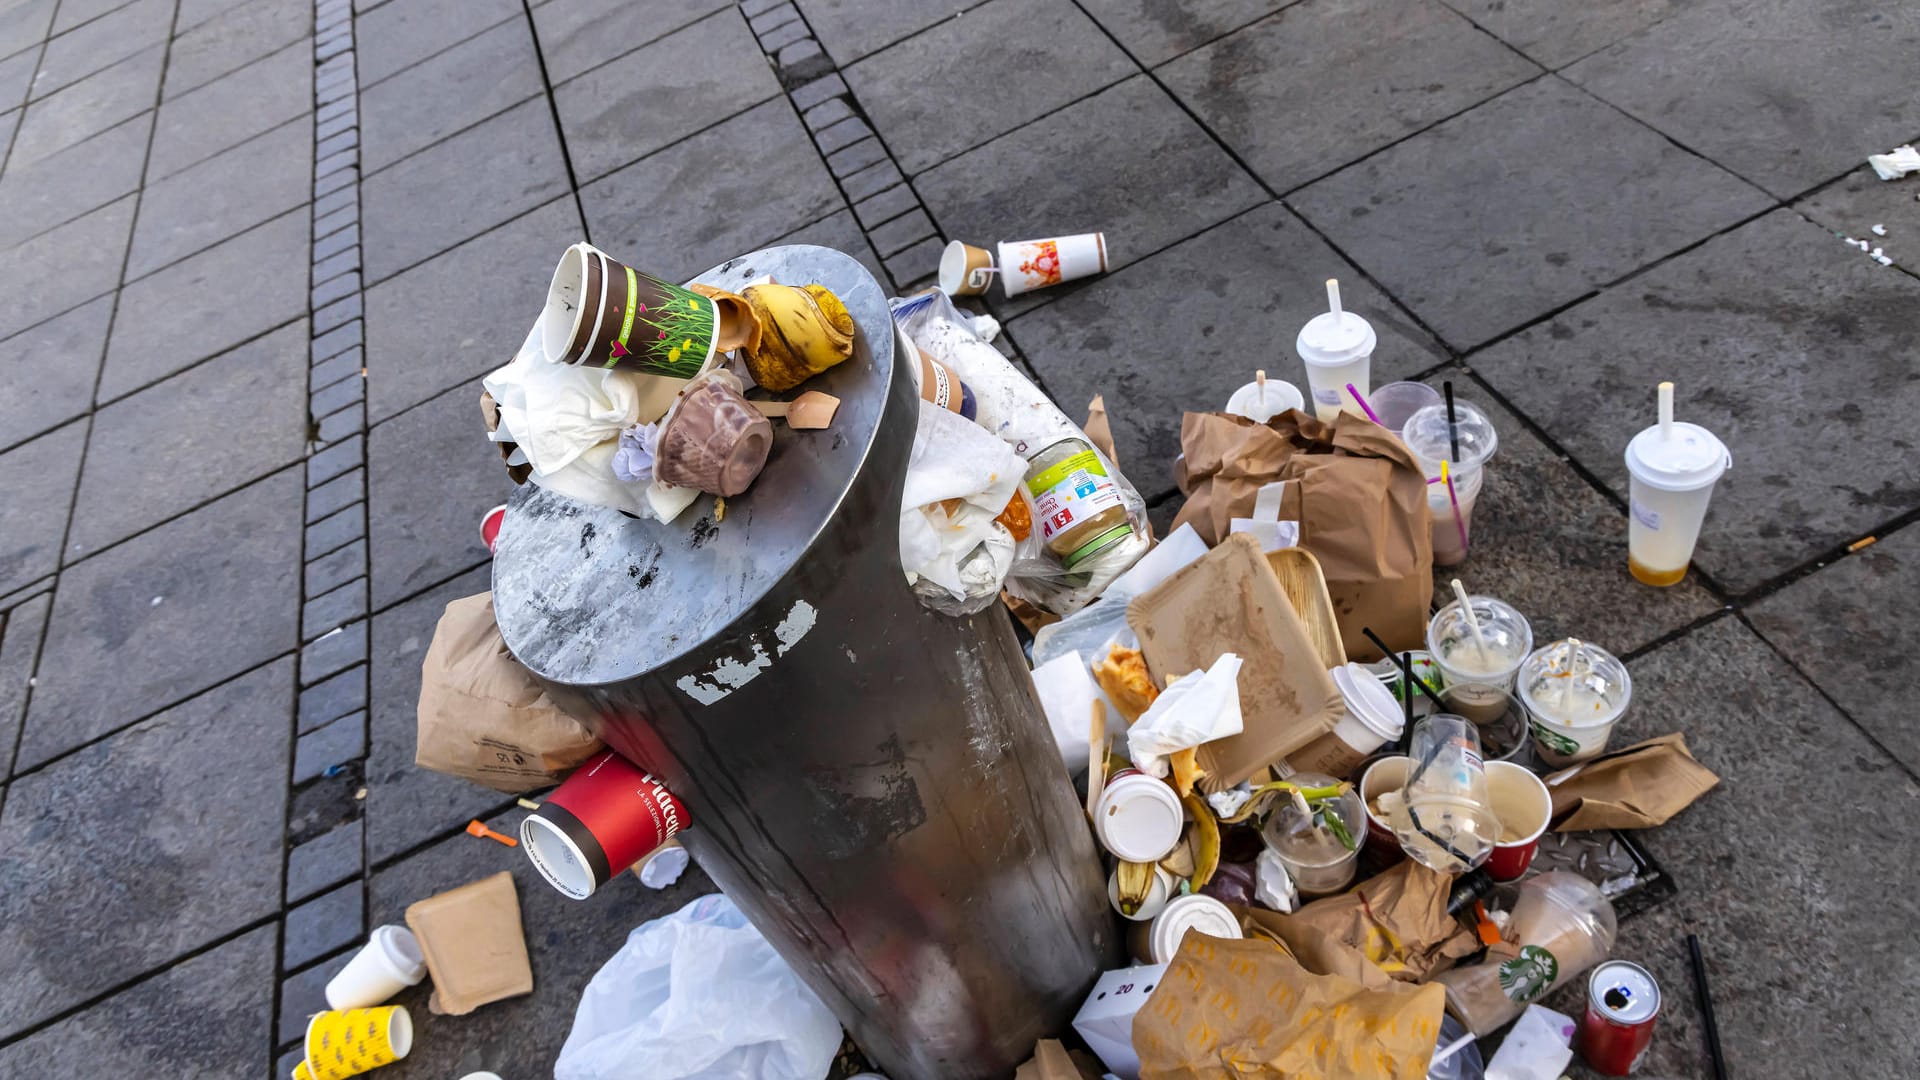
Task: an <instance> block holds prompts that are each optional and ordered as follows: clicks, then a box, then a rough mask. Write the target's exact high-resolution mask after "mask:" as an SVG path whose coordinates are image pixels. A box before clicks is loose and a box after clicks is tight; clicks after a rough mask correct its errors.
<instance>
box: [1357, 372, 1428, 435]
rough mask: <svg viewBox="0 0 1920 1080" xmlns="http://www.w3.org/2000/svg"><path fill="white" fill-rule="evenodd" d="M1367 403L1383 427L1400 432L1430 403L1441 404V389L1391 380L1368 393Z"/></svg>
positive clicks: (1424, 384) (1423, 384)
mask: <svg viewBox="0 0 1920 1080" xmlns="http://www.w3.org/2000/svg"><path fill="white" fill-rule="evenodd" d="M1367 404H1368V405H1370V406H1372V407H1373V415H1374V417H1375V419H1376V420H1377V422H1378V423H1379V424H1380V426H1381V427H1383V428H1386V429H1388V430H1389V431H1393V432H1396V433H1397V432H1399V430H1400V429H1401V428H1404V427H1406V426H1407V421H1408V420H1409V419H1411V418H1412V417H1413V414H1414V413H1417V412H1419V411H1420V410H1421V409H1424V408H1426V407H1427V406H1429V405H1439V404H1441V401H1440V391H1438V390H1435V389H1434V388H1433V387H1431V386H1428V385H1427V384H1426V383H1418V382H1390V383H1388V384H1387V385H1385V386H1376V387H1374V389H1373V392H1372V393H1370V394H1368V395H1367Z"/></svg>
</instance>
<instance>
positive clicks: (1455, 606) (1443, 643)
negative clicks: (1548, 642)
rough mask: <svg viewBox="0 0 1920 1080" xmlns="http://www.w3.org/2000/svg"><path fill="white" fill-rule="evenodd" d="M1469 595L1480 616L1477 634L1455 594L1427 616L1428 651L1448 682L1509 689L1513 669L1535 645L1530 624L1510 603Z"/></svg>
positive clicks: (1524, 660) (1518, 665) (1475, 612)
mask: <svg viewBox="0 0 1920 1080" xmlns="http://www.w3.org/2000/svg"><path fill="white" fill-rule="evenodd" d="M1467 601H1468V602H1469V603H1471V604H1472V605H1473V614H1474V618H1476V619H1478V620H1479V623H1480V636H1479V637H1478V638H1476V637H1475V636H1474V633H1473V625H1472V624H1471V623H1469V622H1468V621H1467V617H1466V614H1465V612H1463V611H1462V610H1461V608H1460V601H1458V600H1455V601H1454V602H1453V603H1450V604H1448V605H1447V606H1446V607H1443V608H1441V609H1440V610H1439V611H1438V612H1436V613H1435V614H1434V616H1433V618H1432V619H1431V620H1429V621H1428V623H1427V651H1428V652H1429V653H1431V654H1433V662H1434V663H1436V664H1438V665H1440V672H1441V674H1443V675H1445V676H1446V677H1447V684H1448V685H1449V686H1451V685H1452V684H1454V683H1485V684H1487V685H1490V686H1495V687H1499V688H1500V689H1502V690H1507V689H1511V688H1512V686H1513V676H1514V673H1515V672H1517V671H1519V670H1520V665H1521V664H1523V663H1525V662H1526V659H1527V654H1528V653H1530V652H1532V651H1533V627H1532V626H1531V625H1530V624H1529V623H1528V622H1527V617H1526V616H1525V615H1522V614H1520V612H1519V611H1518V610H1516V609H1515V608H1514V607H1513V606H1512V605H1510V604H1506V603H1503V602H1501V601H1499V600H1496V599H1494V598H1493V597H1491V596H1469V597H1467ZM1483 642H1484V644H1485V649H1484V651H1483V650H1482V648H1481V645H1482V643H1483Z"/></svg>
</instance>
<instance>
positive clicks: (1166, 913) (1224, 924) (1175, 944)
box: [1145, 896, 1241, 964]
mask: <svg viewBox="0 0 1920 1080" xmlns="http://www.w3.org/2000/svg"><path fill="white" fill-rule="evenodd" d="M1189 930H1191V931H1194V932H1196V933H1201V934H1205V935H1207V936H1208V937H1217V938H1225V939H1227V940H1228V941H1235V940H1238V939H1239V938H1240V937H1241V933H1240V920H1239V919H1236V918H1234V915H1233V911H1232V909H1230V908H1228V907H1227V905H1225V904H1223V903H1221V902H1220V901H1218V900H1215V899H1214V898H1213V897H1211V896H1183V897H1181V898H1179V899H1178V900H1175V901H1173V902H1172V903H1170V904H1168V905H1167V906H1166V908H1165V909H1164V910H1162V911H1161V912H1160V914H1159V915H1157V916H1155V917H1154V920H1153V928H1152V929H1151V930H1149V931H1148V934H1147V941H1148V947H1147V949H1146V950H1145V951H1146V952H1147V953H1148V956H1147V957H1146V960H1147V962H1148V963H1153V964H1171V963H1173V958H1174V956H1175V954H1177V953H1179V951H1180V942H1181V941H1182V940H1183V939H1185V938H1186V936H1187V932H1188V931H1189Z"/></svg>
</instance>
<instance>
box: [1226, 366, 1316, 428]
mask: <svg viewBox="0 0 1920 1080" xmlns="http://www.w3.org/2000/svg"><path fill="white" fill-rule="evenodd" d="M1306 406H1307V399H1306V398H1303V397H1301V396H1300V391H1299V390H1296V389H1295V388H1294V385H1293V384H1292V383H1290V382H1283V381H1281V380H1279V379H1269V378H1267V373H1266V372H1265V371H1256V372H1254V373H1253V381H1252V382H1250V383H1248V384H1247V385H1245V386H1243V387H1241V388H1240V389H1238V390H1235V391H1234V392H1233V396H1232V397H1230V398H1228V399H1227V408H1226V411H1227V412H1230V413H1232V414H1233V415H1235V416H1244V417H1246V418H1247V419H1249V420H1251V421H1253V422H1254V423H1256V424H1264V423H1266V422H1267V421H1269V420H1271V419H1273V418H1274V417H1276V416H1279V415H1280V414H1281V413H1283V412H1286V411H1287V410H1288V409H1304V408H1306Z"/></svg>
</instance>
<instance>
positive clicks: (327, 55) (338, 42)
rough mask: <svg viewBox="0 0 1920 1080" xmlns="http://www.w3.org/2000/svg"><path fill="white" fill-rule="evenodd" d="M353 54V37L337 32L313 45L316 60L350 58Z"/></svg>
mask: <svg viewBox="0 0 1920 1080" xmlns="http://www.w3.org/2000/svg"><path fill="white" fill-rule="evenodd" d="M352 52H353V35H351V34H348V33H343V32H336V33H335V34H333V35H332V36H330V37H328V38H326V39H324V40H320V41H315V42H314V43H313V58H314V59H315V60H331V59H333V58H334V57H336V56H348V55H351V54H352Z"/></svg>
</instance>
